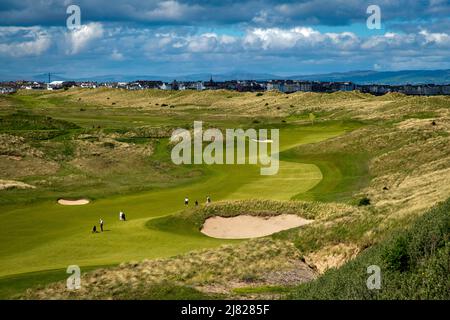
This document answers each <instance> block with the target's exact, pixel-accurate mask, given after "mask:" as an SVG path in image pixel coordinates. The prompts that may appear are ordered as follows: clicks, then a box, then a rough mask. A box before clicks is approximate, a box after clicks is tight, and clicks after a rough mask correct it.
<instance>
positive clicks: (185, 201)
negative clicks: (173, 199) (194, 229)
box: [184, 197, 189, 206]
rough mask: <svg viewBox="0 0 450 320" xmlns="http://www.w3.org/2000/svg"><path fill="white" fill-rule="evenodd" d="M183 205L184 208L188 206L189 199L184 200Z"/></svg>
mask: <svg viewBox="0 0 450 320" xmlns="http://www.w3.org/2000/svg"><path fill="white" fill-rule="evenodd" d="M184 205H185V206H187V205H189V198H188V197H186V198H184Z"/></svg>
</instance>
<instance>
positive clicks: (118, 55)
mask: <svg viewBox="0 0 450 320" xmlns="http://www.w3.org/2000/svg"><path fill="white" fill-rule="evenodd" d="M111 59H112V60H115V61H122V60H123V59H124V56H123V54H122V53H120V52H119V51H117V49H114V50H113V52H112V53H111Z"/></svg>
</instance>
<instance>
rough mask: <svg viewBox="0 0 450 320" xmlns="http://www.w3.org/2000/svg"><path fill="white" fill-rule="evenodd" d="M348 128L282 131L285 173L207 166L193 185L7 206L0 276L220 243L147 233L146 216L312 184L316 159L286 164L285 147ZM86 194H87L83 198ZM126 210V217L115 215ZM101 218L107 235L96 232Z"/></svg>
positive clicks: (291, 193)
mask: <svg viewBox="0 0 450 320" xmlns="http://www.w3.org/2000/svg"><path fill="white" fill-rule="evenodd" d="M346 130H348V127H346V126H345V125H339V124H332V125H329V126H328V125H321V126H315V127H306V128H303V129H302V127H297V128H294V129H282V130H280V140H281V141H280V154H281V157H280V158H281V160H282V161H280V172H279V174H278V175H275V176H260V175H259V168H258V167H257V166H255V165H212V166H206V165H202V170H204V172H205V174H204V175H203V176H202V178H201V179H200V180H199V181H197V182H195V183H192V184H187V185H180V186H177V187H174V188H160V189H155V190H151V191H147V192H142V193H138V194H130V195H120V196H112V197H108V198H104V199H98V200H95V201H93V202H92V203H89V204H87V205H83V206H61V205H59V204H57V202H56V199H55V201H45V202H40V203H33V204H27V205H16V206H10V207H6V208H4V209H3V212H2V214H1V216H2V221H3V223H2V224H1V225H0V241H1V243H2V244H3V245H2V246H1V249H0V257H1V260H2V263H1V265H0V275H1V276H3V277H4V276H8V275H14V274H20V273H26V272H33V271H42V270H51V269H58V268H66V267H67V266H68V265H73V264H75V265H79V266H82V267H87V266H96V265H110V264H118V263H121V262H124V261H133V260H142V259H152V258H159V257H167V256H173V255H177V254H181V253H183V252H187V251H189V250H194V249H199V248H208V247H215V246H218V245H220V244H223V243H229V242H233V241H232V240H218V239H213V238H209V237H207V236H204V235H203V234H201V233H200V232H199V231H192V230H186V232H177V233H176V234H174V233H167V232H164V231H158V230H149V229H148V228H147V227H146V226H145V224H146V222H147V221H148V220H149V219H152V218H155V217H161V216H165V215H170V214H174V213H176V212H179V211H181V210H183V208H184V204H183V199H184V197H185V196H187V197H189V199H191V202H193V201H195V200H196V199H198V200H199V202H200V203H203V202H204V200H205V198H206V195H210V196H211V197H212V199H213V201H216V200H224V199H230V200H231V199H252V198H269V199H275V200H287V199H290V198H293V197H295V196H296V195H297V194H299V193H302V192H306V191H308V190H310V189H311V188H313V187H314V186H315V185H316V184H317V183H319V182H320V180H321V179H322V173H321V172H320V170H319V168H318V167H317V166H315V165H314V164H313V163H312V164H303V163H297V162H292V161H283V151H285V150H288V149H290V148H293V147H295V146H297V145H300V144H304V143H313V142H318V141H321V140H324V139H328V138H332V137H335V136H338V135H341V134H344V133H345V132H346ZM86 197H88V198H89V195H86ZM120 210H123V211H124V212H125V213H126V214H127V218H128V221H126V222H122V221H119V219H118V213H119V211H120ZM100 218H102V219H103V220H104V221H105V232H103V233H99V234H92V233H91V232H90V231H91V228H92V225H94V224H96V223H97V222H98V220H99V219H100Z"/></svg>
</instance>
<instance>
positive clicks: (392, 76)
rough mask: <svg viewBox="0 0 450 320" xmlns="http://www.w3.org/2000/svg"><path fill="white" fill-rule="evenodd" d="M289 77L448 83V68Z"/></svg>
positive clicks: (449, 72) (294, 77) (370, 81)
mask: <svg viewBox="0 0 450 320" xmlns="http://www.w3.org/2000/svg"><path fill="white" fill-rule="evenodd" d="M288 78H289V79H296V80H310V81H351V82H354V83H357V84H371V83H372V84H408V83H409V84H419V83H434V84H447V83H450V70H403V71H370V70H369V71H351V72H342V73H327V74H314V75H298V76H290V77H288Z"/></svg>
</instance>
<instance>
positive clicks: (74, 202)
mask: <svg viewBox="0 0 450 320" xmlns="http://www.w3.org/2000/svg"><path fill="white" fill-rule="evenodd" d="M58 203H59V204H62V205H63V206H81V205H83V204H88V203H89V200H88V199H78V200H67V199H58Z"/></svg>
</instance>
